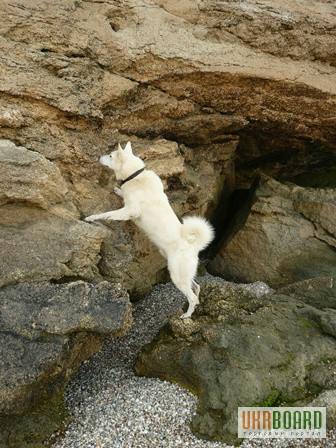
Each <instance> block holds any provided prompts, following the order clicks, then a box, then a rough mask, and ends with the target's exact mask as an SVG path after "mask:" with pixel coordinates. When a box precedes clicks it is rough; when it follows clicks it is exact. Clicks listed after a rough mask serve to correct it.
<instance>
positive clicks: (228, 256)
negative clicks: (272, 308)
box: [209, 176, 336, 288]
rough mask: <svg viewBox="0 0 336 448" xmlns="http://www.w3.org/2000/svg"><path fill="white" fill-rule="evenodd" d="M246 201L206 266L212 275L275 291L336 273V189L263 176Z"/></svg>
mask: <svg viewBox="0 0 336 448" xmlns="http://www.w3.org/2000/svg"><path fill="white" fill-rule="evenodd" d="M250 203H251V205H250V209H249V211H248V214H246V211H244V214H243V213H241V216H240V217H239V218H237V223H236V225H235V227H234V228H233V229H231V234H230V235H229V236H228V238H227V239H226V241H224V243H223V244H222V246H221V248H220V250H219V253H218V254H217V256H216V257H215V259H214V260H213V261H212V262H211V263H210V265H209V269H210V271H211V272H212V273H214V274H216V275H219V276H221V277H224V278H225V279H227V280H234V281H242V282H253V281H257V280H261V281H264V282H266V283H267V284H269V285H270V286H272V287H275V288H276V287H280V286H285V285H288V284H290V283H294V282H297V281H299V280H304V279H308V278H310V277H316V276H329V275H333V274H334V273H335V271H336V252H335V246H336V239H335V233H334V232H335V228H334V227H335V225H334V223H335V222H336V190H335V189H313V188H303V187H299V186H297V185H294V184H281V183H280V182H277V181H275V180H274V179H271V178H268V177H266V176H262V178H261V180H260V183H259V185H258V186H257V188H256V191H255V192H254V194H253V196H252V197H251V199H250Z"/></svg>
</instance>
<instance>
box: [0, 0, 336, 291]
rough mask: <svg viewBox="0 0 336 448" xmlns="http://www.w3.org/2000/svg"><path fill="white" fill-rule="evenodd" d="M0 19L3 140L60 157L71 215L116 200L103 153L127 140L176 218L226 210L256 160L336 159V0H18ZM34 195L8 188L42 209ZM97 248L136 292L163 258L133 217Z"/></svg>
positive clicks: (284, 169)
mask: <svg viewBox="0 0 336 448" xmlns="http://www.w3.org/2000/svg"><path fill="white" fill-rule="evenodd" d="M0 19H1V20H0V23H1V28H0V40H1V45H0V54H1V58H0V61H1V62H0V72H1V80H2V82H1V87H0V126H1V128H0V137H2V138H6V139H9V140H11V141H13V142H15V143H16V144H19V145H22V146H24V147H26V148H27V149H28V150H30V151H34V152H38V153H39V154H41V156H44V157H45V158H46V159H48V161H50V162H51V163H53V164H54V165H55V166H54V167H53V168H51V169H52V171H53V173H55V172H56V170H57V169H58V170H59V171H60V173H61V175H62V177H63V179H64V180H63V181H62V182H60V184H59V185H60V186H62V185H63V187H64V188H65V187H66V188H67V189H68V193H67V198H68V201H69V204H72V205H71V206H70V205H69V204H68V205H67V207H65V206H64V205H63V209H64V207H65V208H66V210H69V208H70V209H71V213H72V216H75V215H76V217H77V218H78V217H81V218H82V217H83V216H87V215H89V214H92V213H98V212H100V211H106V210H109V209H113V208H116V207H118V206H119V205H120V200H119V198H116V197H114V195H113V193H112V191H113V186H114V180H113V177H110V176H108V175H107V174H106V172H105V171H104V170H103V169H102V167H101V166H99V164H98V163H97V161H98V157H99V156H100V155H101V154H102V153H105V152H106V151H107V150H110V149H111V148H113V147H114V145H115V144H116V143H117V142H118V141H120V140H123V141H125V140H128V139H131V140H132V141H133V142H134V143H137V142H138V144H139V146H138V148H139V151H140V152H141V151H142V150H140V147H141V146H142V148H145V150H144V152H142V154H145V153H146V152H147V154H148V157H147V161H148V165H149V166H151V164H152V166H153V167H154V168H155V169H157V170H158V171H159V174H165V175H166V180H167V187H168V195H169V197H170V199H171V201H172V203H173V206H174V208H175V209H176V211H177V213H178V214H179V216H180V217H182V215H184V214H190V213H199V214H202V215H206V216H207V217H208V218H209V217H211V216H212V215H213V213H214V211H215V210H216V208H217V207H218V204H221V205H220V207H221V208H220V212H221V213H222V212H223V215H224V214H225V213H227V198H228V196H229V195H230V193H231V192H232V189H233V188H234V182H235V179H236V188H249V187H250V184H251V181H252V180H253V177H254V176H255V174H256V173H258V172H260V171H261V170H264V171H265V172H267V173H268V174H271V175H272V176H275V177H277V178H286V179H288V178H291V179H292V178H295V177H297V176H301V175H305V173H310V174H311V175H313V174H317V173H320V172H321V170H325V169H326V168H328V169H332V165H333V157H334V156H335V151H336V149H335V116H336V106H335V104H336V102H335V85H336V82H335V80H336V69H335V51H334V48H335V46H334V45H333V42H334V39H335V15H334V6H333V4H331V3H328V2H323V3H322V2H319V1H314V2H311V4H310V5H309V6H307V5H304V6H303V5H301V4H298V2H295V1H287V2H278V3H277V4H276V5H275V4H274V2H271V1H269V0H262V1H258V2H257V1H255V0H249V1H247V2H240V1H222V2H217V1H210V0H209V1H204V2H193V1H188V0H186V1H183V2H179V4H178V5H177V4H176V5H175V3H174V4H171V2H167V1H164V0H156V1H149V0H131V1H129V2H126V3H125V2H117V1H114V0H108V1H106V2H101V1H95V0H91V1H75V0H65V1H63V2H62V4H55V3H54V2H52V1H50V0H44V1H42V2H38V3H37V2H35V1H33V0H28V1H24V2H23V1H22V0H15V1H14V2H13V1H4V2H2V3H1V5H0ZM27 36H29V38H27ZM233 134H234V135H233ZM162 137H163V138H165V139H166V141H165V142H163V143H162V140H161V143H160V144H158V143H157V142H156V141H154V145H152V141H153V139H154V138H159V139H162ZM148 139H150V140H151V141H149V140H148ZM238 140H239V144H238V147H237V150H236V145H237V142H238ZM176 142H177V143H176ZM162 147H163V148H164V149H162ZM235 157H236V159H235V160H236V163H235V165H236V169H235V170H234V163H233V161H234V158H235ZM161 162H162V163H161ZM235 171H236V174H235ZM32 172H33V171H32ZM28 176H29V178H31V177H33V176H32V174H28ZM64 182H65V186H64ZM51 183H52V182H51V179H49V180H48V181H47V185H51ZM63 187H62V188H60V191H59V193H61V191H63ZM15 188H16V187H15ZM34 188H36V190H37V191H38V188H37V186H36V187H34ZM37 191H36V193H34V194H33V193H32V192H29V193H27V195H26V194H24V195H23V194H22V195H21V196H27V197H26V198H25V197H21V196H20V195H19V191H14V192H12V194H13V197H14V198H16V197H20V200H22V201H25V200H31V201H33V202H34V201H35V202H36V201H38V203H39V205H40V206H46V202H48V200H47V197H46V196H45V195H42V197H41V195H38V193H37ZM64 191H65V190H64ZM21 193H23V192H21ZM36 196H39V197H38V198H37V197H36ZM6 200H7V199H6ZM55 200H56V198H55ZM63 211H64V210H61V211H60V206H59V205H58V213H61V214H62V213H63ZM64 213H65V212H64ZM101 254H102V260H101V266H102V270H103V274H104V275H107V276H109V277H110V278H112V279H119V280H122V281H123V282H124V283H125V284H126V285H127V287H128V288H129V289H131V290H135V291H138V292H140V291H145V290H147V289H148V288H149V286H150V285H151V284H152V283H153V282H154V281H156V280H157V279H158V278H159V277H160V271H161V269H162V268H163V266H164V262H163V260H162V259H161V257H160V256H159V254H158V253H157V252H156V251H155V250H154V249H153V248H152V246H151V245H150V244H149V243H148V242H147V241H146V239H145V238H143V237H142V236H141V234H140V233H139V232H138V231H136V230H134V228H133V227H132V225H131V224H129V223H113V225H111V231H110V232H109V235H108V237H106V238H105V239H104V244H103V249H102V252H101ZM125 254H126V255H125ZM130 254H131V255H130ZM111 259H112V260H113V266H112V265H111V261H110V260H111ZM142 272H146V273H148V277H147V278H146V279H144V276H143V275H142Z"/></svg>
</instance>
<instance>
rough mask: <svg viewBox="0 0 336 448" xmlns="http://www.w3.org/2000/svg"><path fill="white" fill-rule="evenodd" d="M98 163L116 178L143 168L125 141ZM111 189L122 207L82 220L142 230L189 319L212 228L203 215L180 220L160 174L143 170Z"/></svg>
mask: <svg viewBox="0 0 336 448" xmlns="http://www.w3.org/2000/svg"><path fill="white" fill-rule="evenodd" d="M100 163H101V164H102V165H105V166H107V167H109V168H110V169H112V170H113V171H114V172H115V175H116V178H117V180H125V179H127V177H129V176H130V175H132V174H133V173H135V172H136V171H138V170H139V169H141V168H144V167H145V164H144V162H143V161H142V160H141V159H140V158H139V157H137V156H135V155H134V154H133V152H132V147H131V143H130V142H128V143H127V145H126V147H125V149H124V150H123V149H122V147H121V146H120V145H118V150H117V151H113V152H112V153H111V154H109V155H106V156H102V157H101V158H100ZM114 192H115V193H116V194H118V195H119V196H122V197H123V198H124V204H125V205H124V207H123V208H121V209H119V210H114V211H111V212H107V213H102V214H99V215H91V216H88V217H87V218H85V221H87V222H92V221H95V220H98V219H111V220H117V221H119V220H122V221H127V220H132V221H133V222H134V223H135V224H136V225H137V226H139V227H140V228H141V229H143V230H144V232H145V233H146V234H147V236H148V238H149V239H150V240H151V241H152V242H153V243H154V244H155V245H156V246H157V247H158V248H159V250H160V252H161V254H162V255H163V256H164V257H165V258H166V259H167V263H168V270H169V273H170V276H171V279H172V281H173V283H174V284H175V286H176V287H177V288H178V289H179V290H180V291H182V292H183V293H184V294H185V295H186V297H187V299H188V302H189V307H188V310H187V312H186V313H185V314H183V315H182V316H181V317H182V318H188V317H190V316H191V315H192V313H193V312H194V309H195V307H196V305H197V304H198V303H199V300H198V296H199V291H200V287H199V285H198V284H197V283H196V282H195V280H194V278H195V276H196V271H197V265H198V253H199V251H201V250H202V249H204V248H205V247H206V246H207V245H208V244H209V243H210V242H211V241H212V239H213V237H214V231H213V229H212V227H211V225H210V224H209V223H208V222H207V221H206V220H205V219H203V218H200V217H196V216H192V217H187V218H185V219H184V220H183V224H182V223H181V222H180V221H179V219H178V218H177V216H176V215H175V213H174V211H173V209H172V208H171V206H170V204H169V201H168V198H167V196H166V195H165V193H164V189H163V184H162V182H161V179H160V178H159V176H157V175H156V174H155V173H154V172H153V171H150V170H144V171H143V172H142V173H140V174H139V175H138V176H136V177H135V178H134V179H132V180H129V181H128V182H126V183H125V184H124V185H122V187H121V189H120V188H115V189H114Z"/></svg>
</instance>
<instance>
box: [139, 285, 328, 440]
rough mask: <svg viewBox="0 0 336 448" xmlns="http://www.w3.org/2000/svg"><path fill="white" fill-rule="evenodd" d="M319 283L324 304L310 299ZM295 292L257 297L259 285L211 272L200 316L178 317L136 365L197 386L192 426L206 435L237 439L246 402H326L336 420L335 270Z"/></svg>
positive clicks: (318, 293) (193, 387) (151, 373)
mask: <svg viewBox="0 0 336 448" xmlns="http://www.w3.org/2000/svg"><path fill="white" fill-rule="evenodd" d="M300 291H302V292H300ZM307 291H309V294H308V296H307ZM312 291H314V294H315V296H316V297H320V298H321V303H323V305H322V306H321V307H315V306H312V305H311V304H310V299H309V298H307V297H310V296H311V295H312ZM289 293H290V292H289V291H287V292H286V295H285V294H284V293H280V292H279V293H278V292H275V293H271V294H268V295H264V296H261V297H260V296H259V297H258V296H257V295H256V293H255V292H253V289H252V290H251V289H250V290H248V289H246V288H243V287H242V286H239V285H234V284H232V283H228V282H224V281H221V282H218V281H211V280H207V282H206V284H205V285H203V288H201V304H200V306H199V308H198V309H197V310H196V312H195V314H194V315H193V318H192V319H188V320H181V319H178V318H173V319H171V321H170V323H169V324H168V325H167V326H166V327H165V328H163V330H161V332H160V333H159V335H158V336H157V338H156V339H155V340H154V341H153V342H152V343H150V344H149V345H147V346H145V347H144V348H143V349H142V351H141V352H140V355H139V357H138V359H137V362H136V365H135V371H136V373H137V374H138V375H145V376H153V377H159V378H161V379H165V380H168V381H172V382H177V383H178V384H180V385H182V386H183V387H186V388H188V389H189V390H191V391H192V392H194V393H195V394H197V395H198V397H199V404H198V409H197V415H195V416H194V417H193V419H192V423H191V426H192V430H193V432H194V433H195V434H196V435H198V436H199V437H202V438H207V439H211V440H221V441H223V442H226V443H230V444H231V443H236V442H238V440H237V408H238V407H239V406H277V405H295V404H297V405H298V404H300V405H307V404H308V403H312V402H315V403H324V404H323V405H324V406H325V405H327V406H328V413H329V410H330V411H331V412H330V416H331V417H330V419H329V420H328V425H329V426H330V427H335V426H334V425H335V419H334V413H335V405H336V402H335V399H334V398H333V397H335V391H336V376H335V373H334V372H335V369H336V331H335V330H336V328H335V323H336V285H335V277H328V278H324V279H319V280H317V279H316V280H311V281H310V284H309V285H300V284H298V285H297V286H296V288H295V295H288V294H289ZM317 303H318V301H317ZM317 397H319V399H317ZM314 400H316V401H314Z"/></svg>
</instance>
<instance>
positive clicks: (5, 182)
mask: <svg viewBox="0 0 336 448" xmlns="http://www.w3.org/2000/svg"><path fill="white" fill-rule="evenodd" d="M67 191H68V189H67V186H66V183H65V181H64V179H63V177H62V175H61V173H60V171H59V169H58V168H57V167H56V166H55V165H54V164H53V163H51V162H49V161H48V160H47V159H46V158H45V157H43V156H42V155H41V154H39V153H37V152H34V151H29V150H28V149H26V148H24V147H20V146H15V144H14V143H13V142H10V141H8V140H0V205H3V204H6V203H7V202H24V203H31V204H33V205H37V206H40V207H42V208H49V206H50V205H52V204H56V203H58V202H65V201H66V193H67Z"/></svg>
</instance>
